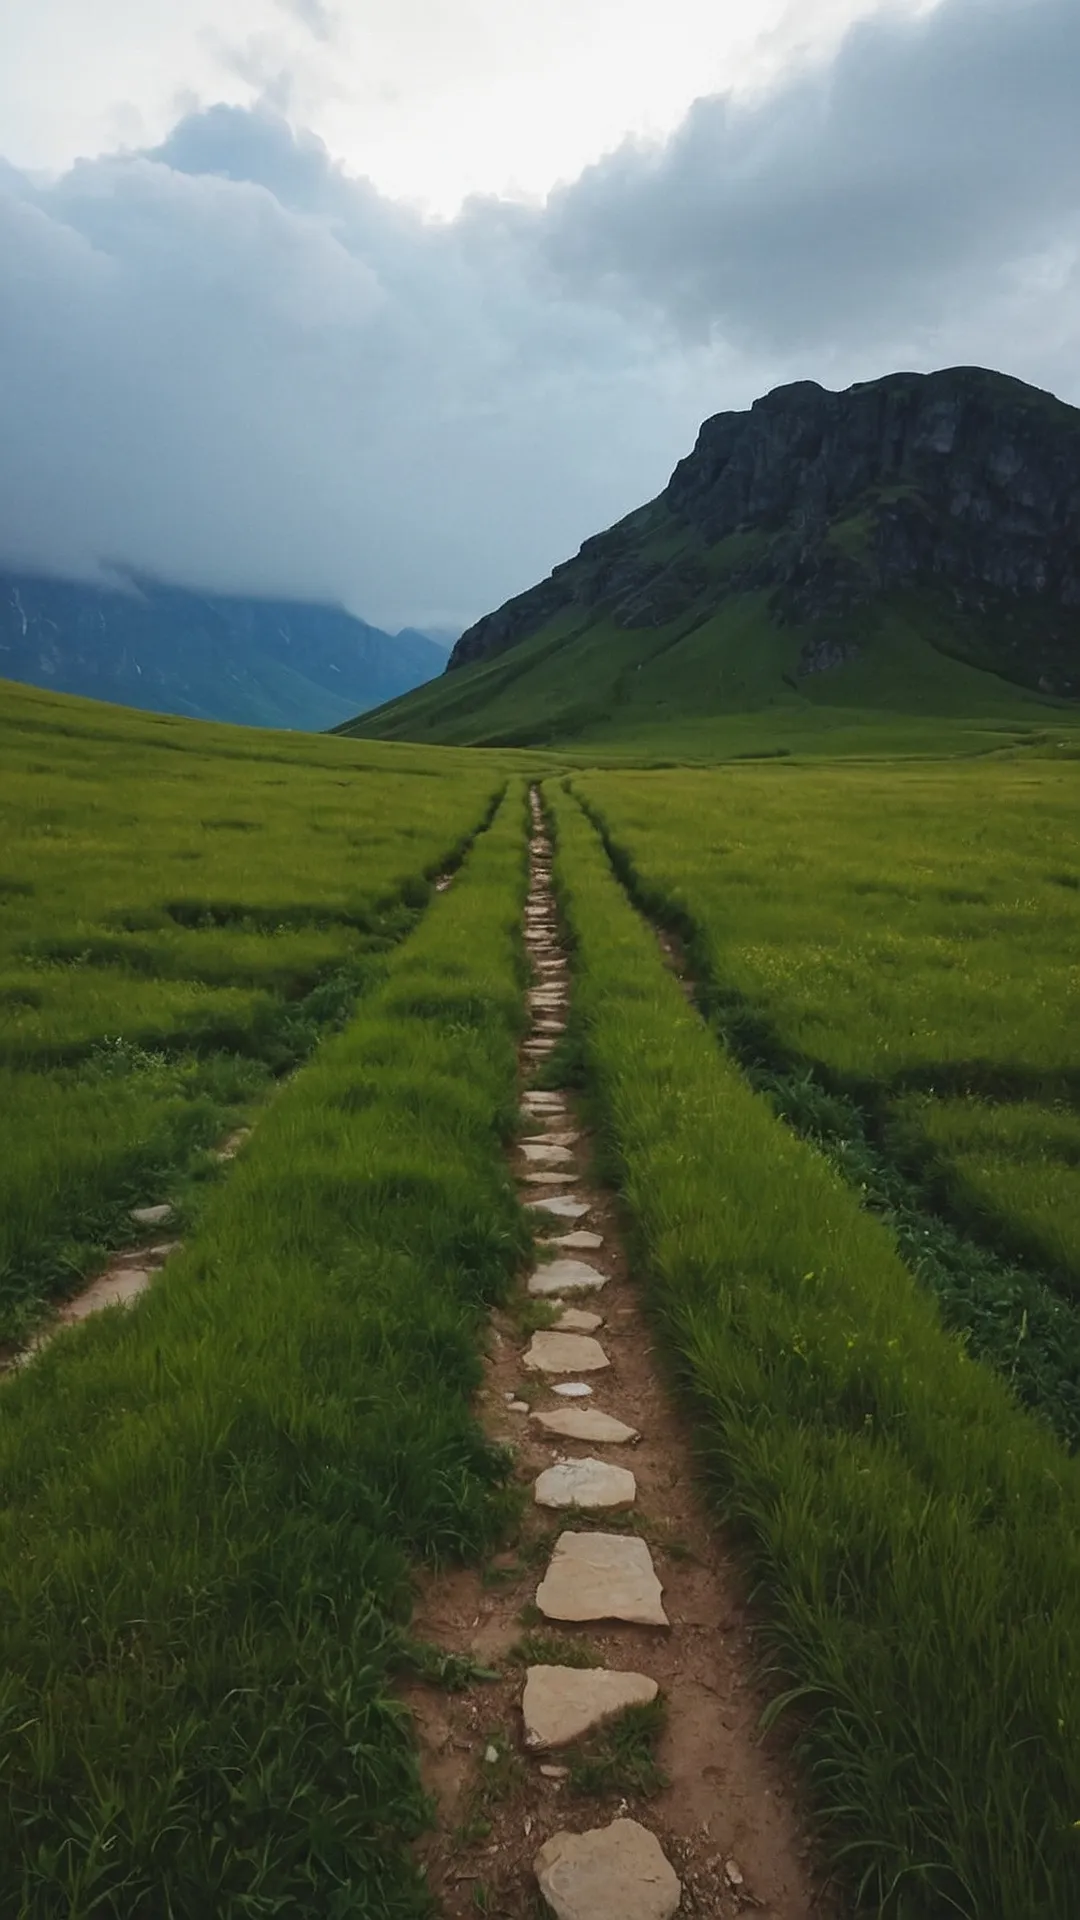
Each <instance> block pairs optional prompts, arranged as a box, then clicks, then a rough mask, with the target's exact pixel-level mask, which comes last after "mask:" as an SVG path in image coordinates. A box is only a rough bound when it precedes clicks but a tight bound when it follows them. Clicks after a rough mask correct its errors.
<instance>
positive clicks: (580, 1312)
mask: <svg viewBox="0 0 1080 1920" xmlns="http://www.w3.org/2000/svg"><path fill="white" fill-rule="evenodd" d="M603 1324H604V1316H603V1314H602V1313H588V1312H587V1311H586V1309H585V1308H584V1307H564V1308H563V1310H562V1312H561V1313H560V1315H559V1317H558V1319H557V1320H556V1322H555V1324H554V1326H553V1327H552V1329H551V1331H552V1333H595V1332H596V1329H597V1327H602V1326H603Z"/></svg>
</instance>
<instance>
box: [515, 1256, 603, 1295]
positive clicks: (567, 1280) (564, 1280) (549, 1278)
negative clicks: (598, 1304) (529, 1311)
mask: <svg viewBox="0 0 1080 1920" xmlns="http://www.w3.org/2000/svg"><path fill="white" fill-rule="evenodd" d="M606 1286H607V1276H606V1274H603V1273H598V1272H597V1269H596V1268H595V1267H590V1266H589V1264H588V1262H587V1261H586V1260H549V1261H548V1262H547V1263H546V1265H544V1266H542V1267H537V1269H536V1271H535V1273H531V1274H530V1275H529V1292H530V1293H532V1294H539V1295H540V1296H541V1297H543V1295H545V1294H547V1295H549V1296H550V1297H551V1298H552V1299H554V1297H555V1296H556V1295H557V1294H560V1293H599V1291H600V1289H601V1287H606Z"/></svg>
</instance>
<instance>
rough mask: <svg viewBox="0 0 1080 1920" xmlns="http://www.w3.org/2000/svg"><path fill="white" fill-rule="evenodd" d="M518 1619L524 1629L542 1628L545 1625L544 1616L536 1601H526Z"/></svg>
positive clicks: (520, 1609)
mask: <svg viewBox="0 0 1080 1920" xmlns="http://www.w3.org/2000/svg"><path fill="white" fill-rule="evenodd" d="M518 1619H519V1620H520V1622H521V1624H522V1626H523V1627H542V1626H543V1624H544V1616H543V1614H542V1613H541V1611H540V1609H539V1607H538V1606H537V1604H536V1601H535V1600H526V1602H525V1605H524V1606H523V1607H521V1608H519V1610H518Z"/></svg>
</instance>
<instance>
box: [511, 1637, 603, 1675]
mask: <svg viewBox="0 0 1080 1920" xmlns="http://www.w3.org/2000/svg"><path fill="white" fill-rule="evenodd" d="M506 1657H507V1659H508V1660H509V1661H510V1662H511V1663H512V1664H513V1665H514V1666H516V1667H602V1666H603V1664H604V1662H603V1660H602V1658H601V1656H600V1654H599V1653H598V1652H597V1651H596V1648H595V1647H594V1646H593V1645H592V1644H591V1642H590V1641H588V1640H575V1639H573V1637H572V1636H571V1635H570V1634H568V1633H546V1632H541V1631H538V1630H537V1631H534V1630H530V1631H529V1632H528V1633H523V1634H522V1636H521V1639H520V1640H516V1641H515V1642H514V1645H513V1646H512V1647H511V1649H510V1651H509V1653H508V1654H507V1656H506Z"/></svg>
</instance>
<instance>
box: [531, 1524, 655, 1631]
mask: <svg viewBox="0 0 1080 1920" xmlns="http://www.w3.org/2000/svg"><path fill="white" fill-rule="evenodd" d="M662 1594H663V1588H662V1587H661V1585H660V1582H659V1580H658V1579H657V1577H656V1569H655V1567H654V1566H653V1560H652V1554H651V1553H650V1552H649V1549H648V1547H647V1546H646V1544H645V1542H644V1540H639V1539H638V1538H637V1536H636V1535H635V1534H632V1533H560V1535H559V1537H558V1539H557V1540H556V1542H555V1551H554V1553H553V1554H552V1556H551V1564H550V1566H549V1567H548V1570H547V1572H546V1574H545V1575H544V1578H543V1579H542V1580H541V1582H540V1585H539V1586H538V1587H537V1589H536V1604H537V1606H538V1607H539V1609H540V1611H541V1613H542V1614H543V1616H544V1618H545V1620H568V1621H569V1620H626V1621H629V1622H630V1624H631V1625H633V1626H638V1627H666V1626H667V1625H668V1617H667V1614H666V1613H665V1612H664V1608H663V1605H662Z"/></svg>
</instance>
